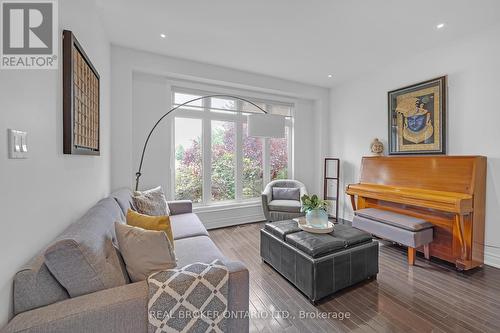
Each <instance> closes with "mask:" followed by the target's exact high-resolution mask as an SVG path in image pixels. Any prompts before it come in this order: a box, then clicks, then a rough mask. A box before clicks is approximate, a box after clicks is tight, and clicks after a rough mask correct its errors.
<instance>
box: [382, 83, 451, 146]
mask: <svg viewBox="0 0 500 333" xmlns="http://www.w3.org/2000/svg"><path fill="white" fill-rule="evenodd" d="M446 89H447V77H446V76H442V77H438V78H436V79H432V80H428V81H424V82H421V83H418V84H414V85H411V86H408V87H404V88H400V89H396V90H393V91H390V92H389V93H388V109H389V110H388V112H389V154H390V155H410V154H446V105H447V101H446V98H447V94H446Z"/></svg>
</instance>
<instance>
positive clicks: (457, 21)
mask: <svg viewBox="0 0 500 333" xmlns="http://www.w3.org/2000/svg"><path fill="white" fill-rule="evenodd" d="M97 2H98V7H99V10H100V11H101V16H102V19H103V22H104V25H105V29H106V31H107V33H108V36H109V38H110V40H111V42H112V43H114V44H117V45H123V46H127V47H132V48H135V49H140V50H146V51H151V52H155V53H160V54H165V55H170V56H175V57H180V58H186V59H191V60H196V61H200V62H205V63H210V64H215V65H221V66H226V67H231V68H236V69H240V70H245V71H250V72H255V73H261V74H266V75H270V76H275V77H279V78H285V79H290V80H294V81H299V82H304V83H311V84H315V85H319V86H325V87H328V86H332V85H334V84H335V83H336V82H340V81H342V80H346V79H349V78H351V77H355V76H359V75H361V74H363V73H367V72H370V71H372V70H374V69H376V68H377V67H380V66H386V65H388V64H390V63H391V62H394V61H398V60H401V59H403V58H405V57H409V56H411V55H414V54H416V53H419V52H422V51H424V50H428V49H431V48H435V47H437V46H439V45H441V44H443V43H449V42H452V41H453V40H456V39H458V38H460V37H462V36H463V35H466V34H471V33H476V32H480V31H482V30H484V29H486V28H487V27H489V26H491V25H494V24H500V0H330V1H327V0H245V1H242V0H198V1H195V0H178V1H169V0H147V1H146V0H141V1H137V0H98V1H97ZM441 22H444V23H446V26H445V28H444V29H441V30H437V29H436V25H437V24H438V23H441ZM161 33H165V34H166V35H167V38H165V39H162V38H161V37H160V34H161ZM499 38H500V37H499ZM330 73H331V74H333V78H328V77H327V75H328V74H330Z"/></svg>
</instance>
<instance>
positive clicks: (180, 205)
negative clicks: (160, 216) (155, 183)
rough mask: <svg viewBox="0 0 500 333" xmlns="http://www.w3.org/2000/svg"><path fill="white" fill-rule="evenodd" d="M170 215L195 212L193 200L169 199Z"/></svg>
mask: <svg viewBox="0 0 500 333" xmlns="http://www.w3.org/2000/svg"><path fill="white" fill-rule="evenodd" d="M167 204H168V208H169V209H170V215H179V214H187V213H192V212H193V202H192V201H191V200H175V201H168V202H167Z"/></svg>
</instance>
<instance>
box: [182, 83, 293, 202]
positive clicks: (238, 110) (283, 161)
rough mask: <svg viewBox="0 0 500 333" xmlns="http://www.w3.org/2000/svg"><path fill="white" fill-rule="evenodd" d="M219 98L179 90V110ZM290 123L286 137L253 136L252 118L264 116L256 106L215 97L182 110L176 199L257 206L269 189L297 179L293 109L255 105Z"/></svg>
mask: <svg viewBox="0 0 500 333" xmlns="http://www.w3.org/2000/svg"><path fill="white" fill-rule="evenodd" d="M210 94H213V93H209V92H199V91H191V90H185V89H182V90H180V89H174V90H173V92H172V97H173V105H174V106H176V105H180V104H182V103H184V102H186V101H189V100H192V99H195V98H198V97H201V96H206V95H210ZM252 102H254V103H256V104H257V105H259V106H260V107H262V108H263V109H264V110H266V111H268V112H269V113H273V114H279V115H282V116H285V117H286V129H285V132H286V137H285V138H283V139H263V138H255V137H249V136H248V135H247V124H246V121H247V115H248V114H251V113H261V111H260V110H259V109H257V108H256V107H255V106H253V105H252V104H250V103H247V102H244V101H240V100H237V99H231V98H224V97H212V98H209V99H203V100H199V101H195V102H193V103H190V104H189V105H186V106H182V107H181V108H179V111H177V112H176V114H175V118H174V119H175V120H174V123H173V125H174V133H175V134H174V140H175V174H174V175H173V177H174V180H175V189H174V197H175V199H190V200H192V201H193V202H194V203H197V204H207V205H208V204H217V203H228V202H240V201H247V200H257V199H258V198H260V194H261V192H262V190H263V188H264V185H265V184H266V183H267V182H269V181H271V180H273V179H281V178H287V177H291V153H292V150H291V142H292V140H291V138H292V132H293V119H292V117H291V113H292V105H291V104H286V103H275V102H269V101H263V100H255V101H254V100H252Z"/></svg>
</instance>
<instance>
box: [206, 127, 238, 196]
mask: <svg viewBox="0 0 500 333" xmlns="http://www.w3.org/2000/svg"><path fill="white" fill-rule="evenodd" d="M235 138H236V128H235V126H234V123H232V122H227V121H218V120H212V173H211V178H212V201H224V200H234V199H236V183H235V174H234V173H235V171H236V170H235V169H236V163H235V162H236V156H235V151H236V147H235V143H236V142H235V141H236V140H235Z"/></svg>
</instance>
